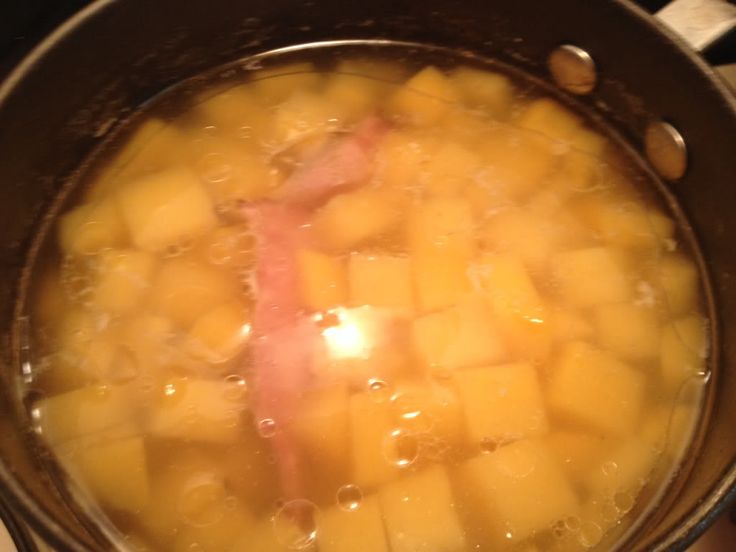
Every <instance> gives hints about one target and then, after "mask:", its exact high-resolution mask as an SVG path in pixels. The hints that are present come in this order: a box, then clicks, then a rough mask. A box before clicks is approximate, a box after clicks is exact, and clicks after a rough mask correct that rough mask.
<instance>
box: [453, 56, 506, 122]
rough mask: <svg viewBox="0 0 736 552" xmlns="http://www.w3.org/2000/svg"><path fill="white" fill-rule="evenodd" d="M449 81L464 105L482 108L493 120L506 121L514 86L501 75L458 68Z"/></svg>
mask: <svg viewBox="0 0 736 552" xmlns="http://www.w3.org/2000/svg"><path fill="white" fill-rule="evenodd" d="M450 80H451V81H452V83H453V84H454V85H455V88H457V90H458V91H459V93H460V96H461V97H462V99H463V100H464V101H465V103H467V104H469V105H471V106H473V107H482V108H483V110H484V112H486V113H489V114H490V115H492V116H493V117H495V118H500V119H506V118H507V117H508V113H509V112H510V109H511V104H512V102H513V99H514V85H513V84H512V83H511V80H510V79H509V78H508V77H507V76H506V75H502V74H501V73H491V72H490V71H481V70H479V69H473V68H472V67H459V68H458V69H455V71H453V72H452V75H451V76H450Z"/></svg>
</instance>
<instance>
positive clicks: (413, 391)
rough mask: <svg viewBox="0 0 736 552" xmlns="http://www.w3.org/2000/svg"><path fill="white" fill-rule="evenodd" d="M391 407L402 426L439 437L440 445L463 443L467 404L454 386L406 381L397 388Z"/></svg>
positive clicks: (410, 430)
mask: <svg viewBox="0 0 736 552" xmlns="http://www.w3.org/2000/svg"><path fill="white" fill-rule="evenodd" d="M448 383H450V382H448ZM391 409H392V411H393V415H394V419H395V421H396V424H397V426H398V427H400V428H402V429H404V430H406V431H408V432H410V433H415V434H429V435H431V436H433V437H437V438H438V439H440V446H444V445H447V444H449V445H457V444H460V443H461V442H462V440H463V439H464V437H465V419H464V417H463V406H462V403H461V402H460V398H459V397H458V394H457V392H456V391H455V389H454V388H453V386H452V385H443V384H440V383H436V382H435V383H432V382H429V383H425V382H417V381H405V382H402V383H400V384H397V385H396V387H395V392H394V394H393V395H392V397H391Z"/></svg>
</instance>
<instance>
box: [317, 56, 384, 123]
mask: <svg viewBox="0 0 736 552" xmlns="http://www.w3.org/2000/svg"><path fill="white" fill-rule="evenodd" d="M346 69H348V70H349V68H346V67H344V66H343V67H341V68H340V70H346ZM387 89H388V85H387V84H386V83H382V82H380V81H378V80H375V79H371V78H369V77H365V76H363V75H358V74H348V73H342V72H341V73H334V74H331V75H330V76H329V77H328V78H327V82H326V83H325V88H324V91H323V92H322V93H323V94H324V97H325V98H326V99H327V101H328V102H329V103H331V104H334V105H336V106H338V111H339V112H340V113H341V114H342V116H343V120H344V121H346V122H355V121H359V120H360V119H362V118H364V117H366V116H367V115H368V114H370V113H371V112H372V111H373V110H375V108H376V104H377V102H378V100H379V98H380V96H381V95H383V94H385V93H386V90H387Z"/></svg>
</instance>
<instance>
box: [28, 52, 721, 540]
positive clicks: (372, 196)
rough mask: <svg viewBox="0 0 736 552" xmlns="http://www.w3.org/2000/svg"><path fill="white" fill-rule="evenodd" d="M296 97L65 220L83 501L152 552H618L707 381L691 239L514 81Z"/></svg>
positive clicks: (43, 428) (617, 161)
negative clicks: (614, 544) (600, 550)
mask: <svg viewBox="0 0 736 552" xmlns="http://www.w3.org/2000/svg"><path fill="white" fill-rule="evenodd" d="M275 73H279V74H281V76H274V74H275ZM275 73H268V71H267V70H264V71H262V72H259V73H256V75H255V76H254V77H253V78H252V79H251V80H250V81H248V82H245V83H235V84H233V83H230V84H229V85H228V86H220V87H215V88H213V89H211V90H207V91H205V92H204V93H202V94H200V95H199V96H198V97H197V99H196V101H194V102H189V106H188V108H187V109H185V110H183V111H181V112H180V113H179V114H177V115H176V116H175V117H173V118H171V117H169V118H162V117H159V116H156V115H151V116H149V117H148V118H145V119H144V120H142V121H141V122H140V124H139V125H138V126H137V128H136V129H135V130H134V132H132V133H129V136H128V137H127V138H126V139H125V140H124V141H123V142H122V143H120V144H119V145H118V147H117V149H116V151H115V153H114V155H111V156H110V157H109V158H108V159H107V161H106V162H105V163H103V164H101V165H98V167H97V168H96V169H95V170H94V171H91V172H90V174H89V175H87V176H86V183H87V185H86V187H85V188H84V192H83V194H82V195H81V196H80V197H79V199H78V201H77V202H76V204H74V205H71V206H70V207H69V208H68V209H67V210H65V211H64V212H63V213H62V214H61V216H60V217H59V219H58V223H57V224H56V226H55V236H54V237H55V239H57V243H58V246H56V248H55V253H53V254H50V255H49V258H50V259H52V260H51V261H50V262H49V263H48V264H49V268H48V269H47V270H46V271H45V272H43V273H41V274H40V275H38V276H37V277H36V280H35V285H34V288H33V289H34V295H33V311H32V314H31V328H32V335H33V340H34V344H33V348H34V352H35V354H36V357H35V358H34V362H33V367H32V371H31V377H30V378H29V383H28V389H29V397H32V399H30V402H31V413H32V416H33V418H34V420H35V421H36V423H37V431H38V433H39V434H40V435H41V436H42V437H43V439H44V441H45V442H46V443H47V445H48V446H49V447H50V448H51V450H52V451H53V452H54V454H55V456H56V457H57V458H58V460H59V462H60V463H61V464H62V465H63V466H64V468H65V470H66V471H67V473H68V475H69V477H70V484H69V485H70V488H71V489H72V491H71V492H72V493H73V494H74V495H75V496H77V497H78V498H79V499H80V501H83V500H84V498H80V497H86V499H88V501H89V503H91V504H92V505H93V506H91V508H93V509H95V510H96V509H99V510H98V511H97V514H96V515H97V516H98V518H99V519H100V520H108V522H109V523H110V525H111V526H112V527H114V528H115V529H114V531H115V532H117V533H118V534H119V536H120V538H121V543H123V545H124V546H127V547H130V548H131V549H133V550H162V551H176V552H183V551H188V552H192V551H221V550H225V551H229V550H232V551H241V550H257V551H259V552H267V551H271V550H273V551H279V550H314V551H317V550H318V551H319V552H341V551H346V550H352V551H366V552H383V551H392V552H422V551H427V552H452V551H458V552H459V551H465V550H507V549H508V550H524V551H532V550H565V551H569V550H584V549H589V548H594V547H596V546H598V545H600V546H601V547H608V546H609V544H607V543H608V542H609V541H610V539H614V540H615V538H617V535H618V534H619V533H621V532H623V531H624V530H625V528H626V527H628V526H629V525H630V524H631V523H632V522H633V520H635V519H636V518H637V517H638V516H640V515H642V513H643V512H644V511H645V510H646V508H647V507H648V506H650V505H651V504H652V503H653V501H654V500H655V499H656V497H657V494H658V492H659V490H660V489H661V488H662V487H663V485H664V484H665V483H666V482H667V481H668V478H669V477H670V475H671V474H672V473H673V472H674V471H675V470H676V468H677V466H678V465H679V463H680V461H681V455H682V451H683V450H684V449H685V447H686V445H687V443H688V440H689V436H690V432H691V428H692V426H693V424H694V423H695V421H696V420H697V418H698V414H699V409H700V402H701V401H700V399H701V394H702V389H703V386H704V383H705V381H706V380H707V371H706V362H705V360H706V356H707V355H706V353H707V324H706V319H705V317H704V314H703V310H702V308H701V307H700V304H701V303H700V302H701V297H700V291H699V290H700V283H699V275H698V270H697V268H696V266H695V264H694V263H693V261H692V259H691V258H690V257H689V256H688V254H687V251H686V248H685V247H684V246H683V243H682V240H681V239H680V238H679V237H678V234H677V229H676V227H675V223H674V220H673V218H672V217H671V215H669V214H668V212H667V211H666V209H665V208H664V207H663V206H662V205H660V204H659V203H657V202H656V201H654V199H653V198H651V197H649V195H652V194H649V193H648V192H647V191H646V190H647V185H648V183H647V182H646V181H645V180H644V179H643V178H642V177H641V176H640V175H638V174H637V173H636V172H635V171H634V170H633V169H632V168H631V167H629V166H627V164H626V163H625V162H624V159H625V156H624V155H623V154H621V153H620V152H618V151H616V149H615V148H614V146H613V145H612V144H611V143H609V142H608V141H607V140H606V139H605V138H604V137H603V136H602V135H601V134H600V133H598V132H597V131H595V130H594V129H593V128H591V127H589V126H588V125H586V124H585V122H584V121H583V120H582V119H581V118H580V117H578V116H577V115H575V114H574V113H572V112H571V111H569V110H568V109H567V108H565V107H563V106H562V105H561V104H559V103H557V102H556V101H554V100H552V99H550V98H546V97H543V96H540V94H539V93H538V92H536V93H534V94H529V93H528V91H526V88H527V87H524V90H525V93H524V94H522V93H521V92H520V87H519V86H518V85H517V84H515V83H514V82H513V81H512V80H511V79H510V78H509V77H508V76H506V75H504V74H501V73H495V72H490V71H484V70H479V69H477V68H471V67H456V68H452V69H449V70H440V69H437V68H435V67H432V66H427V67H424V68H420V69H419V70H416V71H415V70H414V69H412V68H409V67H403V66H400V65H397V64H389V63H385V62H382V61H378V60H368V61H366V60H358V59H356V60H347V61H342V62H341V63H339V64H338V65H337V66H336V67H334V68H333V70H332V71H329V72H325V73H318V72H314V71H313V68H312V67H311V66H309V65H308V64H307V65H305V64H300V65H294V66H288V67H282V68H280V69H278V70H277V71H276V72H275ZM54 259H58V262H57V261H55V260H54ZM606 539H609V541H606Z"/></svg>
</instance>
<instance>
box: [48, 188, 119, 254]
mask: <svg viewBox="0 0 736 552" xmlns="http://www.w3.org/2000/svg"><path fill="white" fill-rule="evenodd" d="M127 241H128V231H127V230H126V228H125V224H124V223H123V219H122V217H121V215H120V212H119V211H118V206H117V204H116V203H115V202H114V201H111V200H109V199H102V200H99V201H97V202H95V203H85V204H83V205H80V206H79V207H76V208H74V209H72V210H71V211H69V212H67V213H65V214H64V215H62V216H61V218H60V219H59V245H60V246H61V250H62V252H64V253H66V254H71V255H91V254H94V253H98V252H100V251H102V250H103V249H108V248H110V247H120V246H122V245H125V243H126V242H127Z"/></svg>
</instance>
